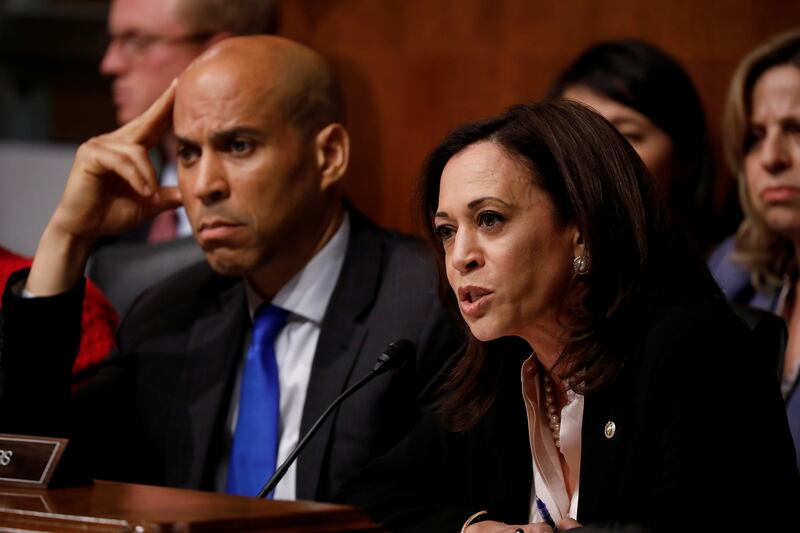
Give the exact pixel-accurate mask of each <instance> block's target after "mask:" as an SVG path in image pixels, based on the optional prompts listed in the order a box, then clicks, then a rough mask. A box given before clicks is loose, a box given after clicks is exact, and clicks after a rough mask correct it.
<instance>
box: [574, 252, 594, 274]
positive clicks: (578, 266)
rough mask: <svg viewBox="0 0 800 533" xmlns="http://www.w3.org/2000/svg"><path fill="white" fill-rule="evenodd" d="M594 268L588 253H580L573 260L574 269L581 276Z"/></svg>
mask: <svg viewBox="0 0 800 533" xmlns="http://www.w3.org/2000/svg"><path fill="white" fill-rule="evenodd" d="M591 268H592V263H591V261H589V256H588V255H578V256H575V259H573V260H572V270H573V271H575V274H577V275H579V276H585V275H586V274H588V273H589V270H591Z"/></svg>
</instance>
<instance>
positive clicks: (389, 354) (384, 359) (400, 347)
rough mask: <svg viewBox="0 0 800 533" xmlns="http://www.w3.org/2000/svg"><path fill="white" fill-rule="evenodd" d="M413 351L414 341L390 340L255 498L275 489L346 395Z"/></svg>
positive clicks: (312, 427)
mask: <svg viewBox="0 0 800 533" xmlns="http://www.w3.org/2000/svg"><path fill="white" fill-rule="evenodd" d="M414 352H415V348H414V343H413V342H411V341H410V340H407V339H400V340H397V341H394V342H390V343H389V345H388V346H387V347H386V348H385V349H384V350H383V353H381V354H380V355H379V356H378V360H377V361H376V362H375V366H374V367H373V368H372V370H371V371H370V372H369V374H367V375H366V376H364V377H363V378H361V379H360V380H358V381H357V382H356V383H354V384H353V385H352V386H351V387H349V388H348V389H347V390H345V391H344V392H343V393H341V394H340V395H339V396H337V397H336V399H335V400H333V402H332V403H331V404H330V405H329V406H328V408H327V409H325V412H324V413H322V415H320V417H319V418H318V419H317V421H316V422H314V425H313V426H311V429H309V430H308V432H307V433H306V434H305V435H304V436H303V438H302V440H300V442H298V443H297V445H296V446H295V447H294V449H293V450H292V452H291V453H290V454H289V456H288V457H287V458H286V460H285V461H283V463H281V466H279V467H278V469H277V470H275V473H274V474H273V475H272V477H271V478H270V479H269V481H267V484H266V485H264V487H263V488H262V489H261V491H260V492H259V493H258V495H257V498H264V497H265V496H266V495H267V494H269V493H271V492H272V491H273V490H275V486H276V485H277V484H278V483H279V482H280V480H281V479H283V476H285V475H286V471H287V470H289V467H290V466H291V465H292V463H293V462H294V461H295V459H297V456H298V455H299V454H300V452H301V451H302V450H303V448H305V446H306V444H308V441H309V440H311V437H313V436H314V434H315V433H316V432H317V430H319V428H320V426H322V423H323V422H325V419H327V418H328V416H329V415H330V414H331V413H332V412H333V410H334V409H336V408H337V407H338V406H339V404H340V403H342V402H343V401H344V400H345V399H346V398H347V397H348V396H350V395H351V394H353V393H354V392H355V391H357V390H358V389H360V388H361V387H363V386H364V385H366V384H367V383H368V382H369V381H371V380H372V379H373V378H374V377H376V376H378V375H380V374H383V373H384V372H387V371H389V370H394V369H396V368H400V367H401V366H403V365H404V364H405V362H406V361H407V360H408V359H409V357H411V356H413V355H414Z"/></svg>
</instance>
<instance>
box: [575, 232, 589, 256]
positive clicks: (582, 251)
mask: <svg viewBox="0 0 800 533" xmlns="http://www.w3.org/2000/svg"><path fill="white" fill-rule="evenodd" d="M572 255H573V257H578V256H579V255H586V245H585V244H584V243H583V234H582V233H581V230H579V229H578V228H575V229H574V234H573V236H572Z"/></svg>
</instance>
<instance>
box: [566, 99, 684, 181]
mask: <svg viewBox="0 0 800 533" xmlns="http://www.w3.org/2000/svg"><path fill="white" fill-rule="evenodd" d="M561 96H563V97H564V98H568V99H570V100H574V101H576V102H580V103H582V104H585V105H588V106H589V107H591V108H593V109H594V110H595V111H597V112H598V113H600V114H601V115H603V117H605V119H606V120H608V121H609V122H611V124H613V125H614V127H615V128H617V130H618V131H619V132H620V133H621V134H622V135H624V136H625V138H626V139H628V142H629V143H631V146H633V149H634V150H636V153H637V154H639V157H640V158H642V161H643V162H644V164H645V166H646V167H647V169H648V170H649V171H650V174H652V175H653V177H655V178H656V180H657V181H658V183H659V184H660V185H661V188H662V190H663V191H664V192H666V193H669V190H670V185H671V183H672V176H673V174H674V172H675V150H674V147H673V144H672V139H670V137H669V135H667V134H666V133H665V132H664V131H663V130H662V129H660V128H659V127H658V126H656V125H655V124H653V123H652V122H651V121H650V119H649V118H647V117H646V116H644V115H642V114H641V113H639V112H638V111H636V110H634V109H631V108H630V107H628V106H624V105H622V104H620V103H619V102H616V101H614V100H612V99H610V98H608V97H606V96H603V95H602V94H599V93H597V92H595V91H593V90H591V89H589V88H588V87H585V86H583V85H574V86H571V87H568V88H567V90H566V91H564V94H562V95H561Z"/></svg>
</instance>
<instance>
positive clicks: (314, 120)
mask: <svg viewBox="0 0 800 533" xmlns="http://www.w3.org/2000/svg"><path fill="white" fill-rule="evenodd" d="M209 83H213V84H216V85H222V84H226V85H229V88H233V87H236V88H238V90H241V91H247V92H249V93H250V97H251V98H252V99H254V100H257V101H259V102H260V105H263V106H269V107H270V108H271V109H272V110H274V111H277V112H279V113H280V115H281V118H282V119H283V120H285V121H286V122H287V123H288V124H290V125H292V126H294V127H296V128H298V129H300V130H301V131H303V132H306V133H312V132H315V131H317V130H319V129H320V128H322V127H324V126H326V125H328V124H331V123H344V103H343V99H342V93H341V89H340V87H339V83H338V82H337V80H336V77H335V76H334V74H333V71H332V69H331V67H330V66H329V65H328V63H327V62H326V61H325V60H324V59H323V58H322V56H320V55H319V54H317V53H316V52H314V51H313V50H311V49H310V48H307V47H305V46H303V45H301V44H298V43H296V42H294V41H290V40H288V39H284V38H281V37H276V36H271V35H257V36H245V37H234V38H231V39H226V40H224V41H222V42H220V43H218V44H217V45H215V46H214V47H212V48H211V49H210V50H208V51H207V52H206V53H204V54H203V55H201V56H200V57H199V58H198V59H197V60H196V61H195V62H193V63H192V64H191V66H190V67H189V68H188V69H186V71H185V72H184V73H183V74H182V75H181V76H180V78H179V81H178V100H180V96H181V93H182V90H181V89H182V86H183V87H186V86H191V85H196V84H209Z"/></svg>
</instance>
